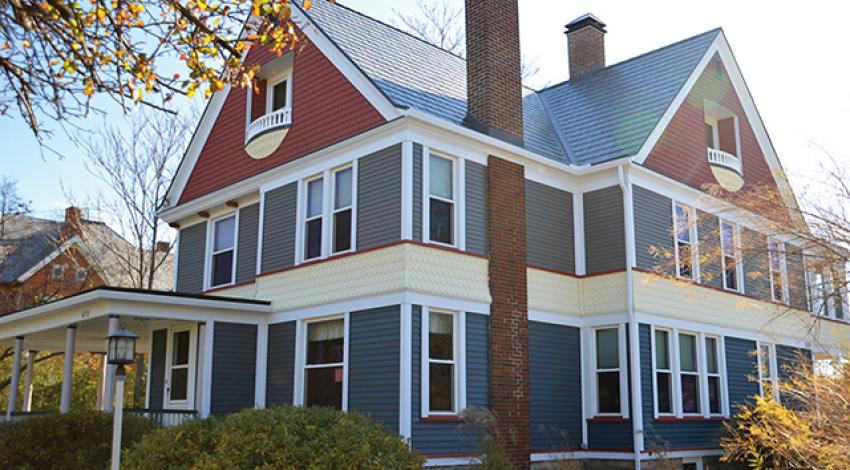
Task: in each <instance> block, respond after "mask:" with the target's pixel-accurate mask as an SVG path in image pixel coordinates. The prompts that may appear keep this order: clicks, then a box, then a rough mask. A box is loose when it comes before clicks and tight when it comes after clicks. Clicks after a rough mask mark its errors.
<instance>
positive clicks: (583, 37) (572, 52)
mask: <svg viewBox="0 0 850 470" xmlns="http://www.w3.org/2000/svg"><path fill="white" fill-rule="evenodd" d="M565 28H566V31H564V33H565V34H566V35H567V47H568V48H569V50H568V53H569V61H570V80H572V79H574V78H576V77H578V76H580V75H581V74H583V73H586V72H592V71H594V70H598V69H601V68H603V67H605V23H603V22H601V21H599V18H597V17H595V16H593V15H591V14H590V13H587V14H584V15H581V16H579V17H578V18H576V19H574V20H572V21H570V22H569V23H567V25H566V26H565Z"/></svg>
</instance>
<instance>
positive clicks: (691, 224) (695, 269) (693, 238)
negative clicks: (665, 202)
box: [672, 201, 700, 282]
mask: <svg viewBox="0 0 850 470" xmlns="http://www.w3.org/2000/svg"><path fill="white" fill-rule="evenodd" d="M677 207H682V208H685V209H687V214H688V237H689V238H690V242H689V243H690V246H691V277H685V276H682V274H681V269H680V268H681V262H680V261H681V260H680V259H679V243H680V241H679V225H678V222H679V221H678V218H677V217H676V208H677ZM672 211H673V251H674V253H673V255H674V258H675V261H676V266H675V273H676V277H677V278H679V279H684V280H688V281H694V282H699V279H700V275H699V246H698V245H699V243H698V240H699V239H698V238H697V236H698V235H699V234H698V233H697V224H696V220H697V213H696V208H694V207H693V206H691V205H689V204H685V203H681V202H678V201H673V205H672Z"/></svg>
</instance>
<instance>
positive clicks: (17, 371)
mask: <svg viewBox="0 0 850 470" xmlns="http://www.w3.org/2000/svg"><path fill="white" fill-rule="evenodd" d="M23 349H24V337H23V336H18V337H17V338H15V356H14V359H12V360H13V361H14V362H13V363H12V382H11V383H9V403H8V404H7V405H6V418H7V419H8V418H11V417H12V412H13V411H15V408H17V406H18V384H19V383H20V381H21V352H22V351H23Z"/></svg>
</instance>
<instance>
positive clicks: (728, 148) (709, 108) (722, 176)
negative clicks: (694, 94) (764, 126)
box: [704, 101, 744, 191]
mask: <svg viewBox="0 0 850 470" xmlns="http://www.w3.org/2000/svg"><path fill="white" fill-rule="evenodd" d="M704 109H705V124H704V132H705V146H706V151H707V155H708V163H709V165H711V169H712V172H713V173H714V176H715V177H716V178H717V180H718V182H719V183H720V185H721V186H723V187H724V188H725V189H727V190H730V191H737V190H738V189H740V186H741V185H743V179H742V176H743V174H744V168H743V165H742V160H741V144H740V140H741V139H740V132H739V129H738V117H737V116H736V115H735V114H733V113H732V112H730V111H729V110H727V109H726V108H724V107H722V106H720V105H717V104H714V103H711V102H708V101H706V102H705V107H704Z"/></svg>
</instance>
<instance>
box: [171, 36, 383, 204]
mask: <svg viewBox="0 0 850 470" xmlns="http://www.w3.org/2000/svg"><path fill="white" fill-rule="evenodd" d="M302 37H303V36H302ZM274 58H275V55H274V54H272V53H270V52H269V51H267V50H261V49H259V48H254V49H252V50H251V52H250V53H249V55H248V58H247V60H246V61H247V62H249V63H265V62H267V61H269V60H272V59H274ZM246 98H247V92H246V91H245V90H243V89H239V88H233V89H231V91H230V94H229V95H228V96H227V99H226V100H225V102H224V106H223V107H222V109H221V112H220V113H219V115H218V118H217V120H216V122H215V124H214V126H213V129H212V131H211V132H210V135H209V138H208V139H207V141H206V143H205V145H204V148H203V149H202V150H201V154H200V156H199V157H198V160H197V162H196V164H195V167H194V169H193V170H192V174H191V176H189V180H188V182H187V183H186V187H185V188H184V189H183V193H182V194H181V195H180V202H179V203H180V204H183V203H185V202H187V201H190V200H192V199H195V198H198V197H200V196H203V195H205V194H208V193H211V192H213V191H215V190H217V189H221V188H223V187H225V186H228V185H231V184H233V183H236V182H238V181H241V180H243V179H245V178H248V177H250V176H254V175H256V174H258V173H262V172H263V171H266V170H268V169H271V168H274V167H276V166H279V165H282V164H284V163H287V162H290V161H292V160H295V159H297V158H300V157H303V156H305V155H307V154H310V153H312V152H315V151H316V150H319V149H321V148H324V147H327V146H329V145H331V144H334V143H336V142H339V141H342V140H345V139H347V138H349V137H352V136H355V135H357V134H360V133H363V132H365V131H367V130H369V129H372V128H374V127H376V126H379V125H380V124H382V123H384V122H385V120H384V118H383V117H382V116H381V114H380V113H379V112H378V110H376V109H375V108H374V107H373V106H372V105H371V104H370V103H369V101H367V99H366V98H365V97H364V96H363V95H362V94H361V93H360V92H359V91H358V90H357V89H356V88H355V87H354V85H352V84H351V82H349V81H348V79H346V77H345V76H344V75H343V74H342V73H341V72H340V71H339V70H338V69H337V68H336V66H334V64H333V63H331V61H330V60H328V58H327V57H325V56H324V55H323V54H322V52H321V51H320V50H319V49H318V48H317V47H316V46H315V45H314V44H312V43H309V42H305V43H303V44H300V45H299V50H297V51H295V57H294V59H293V77H292V127H291V128H290V130H289V133H288V134H287V136H286V138H285V139H284V141H283V143H282V144H281V145H280V147H279V148H278V149H277V150H276V151H275V152H274V153H273V154H272V155H271V156H269V157H267V158H265V159H262V160H255V159H253V158H251V157H250V156H249V155H248V154H247V153H246V152H245V147H244V145H245V120H246V119H245V106H246Z"/></svg>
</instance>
